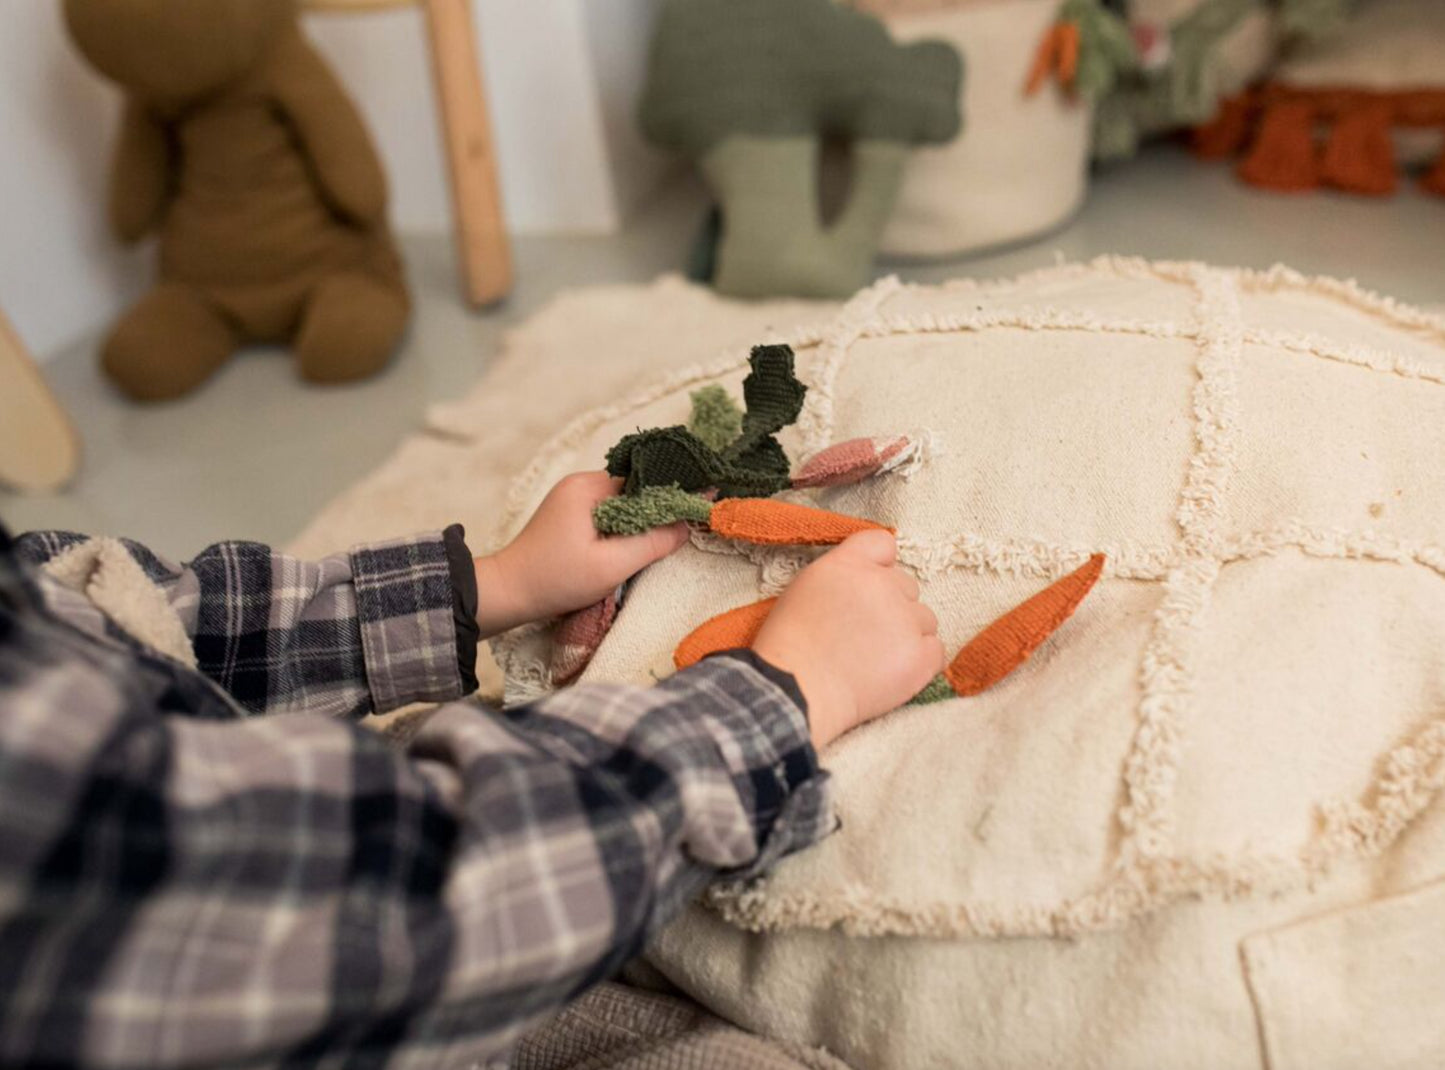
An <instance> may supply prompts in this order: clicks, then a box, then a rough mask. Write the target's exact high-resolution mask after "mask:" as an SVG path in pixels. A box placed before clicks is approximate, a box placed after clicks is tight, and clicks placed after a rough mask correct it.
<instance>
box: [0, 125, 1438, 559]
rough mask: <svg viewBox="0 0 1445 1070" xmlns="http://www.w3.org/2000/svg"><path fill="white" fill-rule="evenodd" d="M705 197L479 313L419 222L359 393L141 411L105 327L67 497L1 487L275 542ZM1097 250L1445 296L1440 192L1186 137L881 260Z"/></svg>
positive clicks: (528, 255)
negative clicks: (1059, 192) (1059, 210)
mask: <svg viewBox="0 0 1445 1070" xmlns="http://www.w3.org/2000/svg"><path fill="white" fill-rule="evenodd" d="M701 203H702V195H701V193H700V191H699V190H697V189H696V188H695V187H693V186H691V185H690V184H682V185H679V186H678V187H676V188H674V189H672V190H670V191H668V192H667V193H666V194H665V195H664V196H662V197H660V198H658V200H657V201H656V203H654V204H653V205H652V206H651V207H650V208H649V210H648V211H647V212H646V213H644V214H643V215H642V217H641V218H639V219H638V220H636V221H635V222H634V223H633V224H632V225H631V226H630V227H629V228H628V229H627V230H626V231H625V232H624V233H622V234H620V235H617V236H614V237H608V238H584V237H526V238H521V239H519V240H518V241H517V243H516V255H517V278H518V284H517V289H516V292H515V294H514V295H513V296H512V298H511V299H510V300H509V301H508V302H507V303H506V304H505V306H503V307H501V308H499V309H497V310H494V311H491V312H488V313H470V312H468V311H467V310H466V309H464V308H463V306H462V305H461V304H460V302H459V301H458V300H457V299H456V296H455V294H456V290H455V282H454V277H453V274H452V259H451V248H450V243H449V240H448V239H447V238H446V237H445V236H440V235H438V236H412V237H410V238H408V240H407V241H406V243H405V245H406V252H407V256H408V260H409V262H410V265H411V270H412V278H413V282H414V285H415V288H416V291H417V295H418V315H417V319H416V325H415V327H414V329H413V332H412V335H411V338H410V341H409V343H408V345H407V348H406V351H405V352H404V353H403V354H402V355H401V357H400V358H399V359H398V361H397V362H396V363H395V364H394V365H393V366H392V367H391V368H390V369H389V370H388V371H387V372H386V373H385V374H384V375H382V376H380V377H379V378H377V379H374V380H372V381H370V382H367V383H364V384H361V385H358V386H354V387H346V388H332V389H319V388H314V387H307V386H305V385H303V384H301V383H299V382H298V381H297V380H296V379H295V378H294V376H293V375H292V373H291V368H290V365H289V362H288V361H287V359H286V357H285V356H284V355H283V354H279V353H273V352H256V353H252V354H248V355H246V356H244V357H243V358H241V359H238V360H236V361H234V362H233V363H232V365H231V366H230V367H228V368H227V369H226V370H225V371H224V372H222V373H221V374H220V375H219V376H218V377H217V379H216V380H215V381H214V382H213V383H211V384H210V385H208V386H207V387H206V388H205V389H204V390H203V391H202V392H200V393H199V394H197V395H196V396H194V397H191V398H188V399H186V400H184V401H181V402H178V403H174V404H171V405H166V406H160V407H149V408H142V407H137V406H134V405H132V404H129V403H127V402H126V401H125V400H123V399H122V398H120V397H119V396H118V395H116V394H115V393H114V392H113V391H112V390H111V389H110V388H109V387H108V386H107V385H106V384H105V382H104V381H103V380H102V379H101V378H100V377H99V375H98V374H97V372H96V370H95V364H94V349H95V339H94V338H92V339H89V340H87V341H86V342H84V343H82V344H80V345H77V346H74V347H72V348H70V349H68V350H66V351H65V352H62V353H58V354H56V355H55V357H54V359H53V360H51V361H49V362H48V363H47V364H46V372H47V374H48V375H49V377H50V379H51V381H52V383H53V384H54V386H55V388H56V391H57V393H58V394H59V395H60V397H61V398H62V400H63V401H64V403H65V404H66V405H67V406H68V407H69V408H70V410H71V412H72V414H73V415H74V417H75V419H76V422H77V423H78V425H79V426H80V428H81V430H82V434H83V435H84V437H85V440H86V454H87V456H86V463H85V468H84V471H83V472H82V474H81V476H80V478H79V479H78V481H77V482H76V484H75V485H74V486H73V487H72V488H70V489H69V490H68V491H67V492H65V493H63V494H58V495H53V496H47V497H33V498H22V497H17V496H15V495H12V494H7V493H4V492H0V517H3V518H4V519H5V521H6V523H7V524H8V525H9V526H10V527H11V528H12V529H14V530H25V529H28V528H36V527H62V528H71V529H75V530H81V531H92V532H107V533H112V534H122V535H129V536H132V537H135V538H138V539H141V540H143V541H146V542H148V543H149V544H151V545H152V546H154V547H155V548H156V549H157V550H159V551H161V552H164V553H169V554H172V555H176V556H186V555H188V554H189V553H191V552H194V551H195V550H196V549H198V548H199V547H201V546H203V545H205V544H206V543H208V542H213V541H215V540H217V539H220V538H248V539H259V540H262V541H266V542H273V543H281V542H284V541H285V540H286V539H288V538H289V537H291V536H292V535H294V534H295V533H296V532H297V531H298V530H299V529H300V528H301V526H302V525H303V524H304V523H305V521H306V519H307V518H308V517H309V516H311V515H312V514H313V513H315V512H316V511H317V510H318V509H319V508H320V507H321V506H322V505H323V504H324V503H325V502H326V500H327V499H329V498H330V497H332V496H333V495H335V494H337V493H339V492H340V491H341V490H343V489H345V488H346V487H347V486H348V485H349V484H351V483H352V482H354V481H355V480H356V479H358V478H360V477H361V476H362V475H364V474H365V473H366V472H368V471H369V470H371V469H372V468H374V467H376V466H377V465H378V464H380V463H381V461H382V460H383V459H385V457H386V456H387V455H388V454H389V453H390V452H391V451H392V449H393V448H394V447H395V446H396V444H397V443H398V442H399V441H400V440H401V439H402V438H403V437H405V436H406V435H407V434H408V433H410V432H411V431H413V430H414V429H415V428H416V427H417V426H418V425H419V424H420V421H421V415H422V413H423V412H424V411H425V409H426V407H427V406H428V405H429V404H430V403H432V402H434V401H438V400H442V399H446V398H451V397H455V396H457V395H458V394H459V393H461V392H462V391H465V390H466V389H467V388H468V387H469V386H471V384H472V383H473V382H475V381H476V379H477V377H478V376H480V375H481V374H482V373H483V372H484V371H485V369H486V366H487V361H488V360H489V359H490V358H491V356H492V355H493V354H494V353H496V352H497V350H498V347H499V345H500V343H501V341H502V338H503V335H504V332H505V330H506V329H507V327H508V326H509V325H511V324H513V323H516V322H517V321H518V320H519V319H521V318H523V317H525V316H527V315H528V314H530V313H531V312H533V311H535V310H536V309H537V308H538V307H539V306H541V305H542V304H544V303H545V302H546V301H547V300H548V299H549V298H550V297H551V296H552V295H553V294H555V293H557V292H558V291H559V290H562V289H565V288H568V287H574V286H584V285H588V284H591V283H598V282H621V281H630V280H635V281H643V280H647V279H650V278H652V277H654V276H656V275H657V274H659V273H661V272H664V271H670V270H675V269H676V268H677V267H678V265H679V264H681V262H682V261H683V258H684V256H685V253H686V250H687V247H688V244H689V242H690V239H691V235H692V231H693V229H694V226H695V224H696V222H697V219H698V216H699V213H700V211H701V207H700V206H701ZM1101 253H1126V254H1137V255H1143V256H1147V257H1151V258H1162V259H1188V260H1206V261H1211V262H1214V263H1218V264H1228V265H1242V266H1251V267H1267V266H1269V265H1271V264H1274V263H1278V262H1283V263H1287V264H1290V265H1291V266H1293V267H1295V268H1298V269H1299V270H1301V271H1304V272H1306V273H1310V274H1326V275H1336V276H1340V277H1353V278H1357V279H1358V280H1359V281H1360V282H1361V283H1362V284H1363V285H1365V286H1367V287H1369V288H1371V289H1375V290H1380V291H1383V292H1385V293H1389V294H1391V295H1393V296H1395V297H1398V298H1400V299H1402V300H1405V301H1409V302H1412V303H1416V304H1424V305H1438V304H1445V201H1441V200H1439V199H1438V198H1427V197H1425V196H1423V195H1421V194H1419V193H1418V192H1416V191H1414V190H1410V191H1408V192H1405V193H1402V194H1401V195H1400V196H1399V197H1397V198H1395V199H1393V200H1389V201H1370V200H1364V199H1357V198H1346V197H1337V196H1332V195H1328V194H1318V195H1310V196H1306V197H1298V198H1295V197H1280V196H1276V195H1270V194H1263V193H1259V192H1257V191H1254V190H1250V189H1248V188H1247V187H1243V186H1241V185H1239V184H1237V183H1236V182H1235V181H1234V179H1233V178H1232V177H1231V176H1230V174H1229V172H1228V170H1227V169H1226V168H1223V167H1219V166H1210V165H1201V164H1199V163H1197V162H1196V161H1194V160H1192V159H1190V158H1189V157H1188V156H1186V155H1185V154H1184V153H1182V152H1180V151H1179V150H1177V149H1174V148H1172V147H1160V148H1156V149H1153V150H1151V151H1150V152H1149V153H1148V154H1147V155H1146V156H1144V157H1142V158H1141V159H1139V160H1137V161H1133V162H1131V163H1129V164H1125V165H1120V166H1116V167H1113V168H1111V169H1109V170H1106V171H1104V172H1103V173H1101V174H1100V175H1099V176H1098V177H1097V180H1096V182H1095V184H1094V188H1093V191H1092V193H1091V196H1090V199H1089V202H1088V204H1087V206H1086V207H1085V209H1084V211H1083V212H1082V213H1081V214H1080V215H1079V216H1078V218H1077V219H1075V220H1074V221H1073V222H1072V223H1071V224H1070V225H1069V226H1067V227H1066V228H1064V229H1062V230H1060V231H1058V232H1057V233H1055V234H1053V235H1050V236H1048V237H1046V238H1044V239H1041V240H1039V241H1037V242H1032V243H1029V244H1027V245H1023V246H1019V247H1016V248H1012V249H1008V250H1001V251H998V252H995V253H992V254H988V255H983V256H978V257H973V258H970V259H966V260H955V261H949V262H946V263H932V264H907V265H904V264H882V265H880V271H881V272H889V271H896V272H898V273H899V274H901V275H903V276H904V277H906V278H909V279H915V280H918V281H936V280H943V279H947V278H951V277H955V276H960V275H967V276H987V277H993V276H1000V275H1010V274H1014V273H1016V272H1019V271H1024V270H1028V269H1030V268H1034V267H1039V266H1042V265H1045V264H1048V263H1051V262H1052V261H1053V260H1054V259H1055V258H1056V256H1057V255H1058V254H1062V255H1063V256H1064V257H1066V258H1068V259H1070V260H1078V259H1087V258H1090V257H1093V256H1096V255H1099V254H1101Z"/></svg>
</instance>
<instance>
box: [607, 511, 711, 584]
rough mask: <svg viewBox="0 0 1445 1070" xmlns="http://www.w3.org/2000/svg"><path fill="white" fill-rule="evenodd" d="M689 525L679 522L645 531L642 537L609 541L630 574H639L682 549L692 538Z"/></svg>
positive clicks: (630, 536)
mask: <svg viewBox="0 0 1445 1070" xmlns="http://www.w3.org/2000/svg"><path fill="white" fill-rule="evenodd" d="M691 534H692V533H691V531H690V529H689V528H688V526H687V524H686V523H684V522H682V521H679V522H678V523H676V524H668V525H666V526H664V527H660V528H653V529H652V530H650V531H644V532H643V533H642V534H641V535H628V536H624V537H623V538H620V539H618V538H613V539H609V540H607V541H608V542H609V543H610V544H611V545H612V546H613V548H614V550H613V552H614V553H616V554H618V556H619V557H620V558H621V560H622V563H623V564H624V565H625V566H626V567H627V568H628V571H629V573H632V572H638V571H640V570H642V569H644V568H646V567H647V566H648V565H650V564H652V563H653V562H655V561H661V560H662V559H663V558H664V557H667V556H668V555H670V554H672V553H674V552H676V551H677V550H679V549H681V548H682V546H683V544H684V543H686V542H687V540H688V539H689V537H690V536H691Z"/></svg>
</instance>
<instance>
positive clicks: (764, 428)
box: [723, 345, 808, 471]
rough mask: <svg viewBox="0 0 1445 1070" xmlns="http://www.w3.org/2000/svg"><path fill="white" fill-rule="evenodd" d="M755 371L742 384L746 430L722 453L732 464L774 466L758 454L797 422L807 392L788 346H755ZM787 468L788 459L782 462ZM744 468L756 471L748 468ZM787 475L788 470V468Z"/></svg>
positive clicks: (751, 359) (750, 360)
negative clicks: (753, 459)
mask: <svg viewBox="0 0 1445 1070" xmlns="http://www.w3.org/2000/svg"><path fill="white" fill-rule="evenodd" d="M748 363H749V364H751V365H752V371H750V372H749V373H748V377H747V378H746V379H744V380H743V404H744V405H745V406H746V407H747V411H746V413H745V414H744V415H743V430H742V434H740V435H739V436H738V438H737V441H736V442H734V443H733V444H732V445H731V446H729V447H728V448H727V449H726V450H724V451H723V456H724V457H726V458H727V459H728V460H731V461H738V462H741V460H742V458H744V457H748V456H756V457H758V458H759V459H761V460H763V461H764V462H766V463H769V464H770V463H771V459H772V457H773V454H771V453H761V454H758V453H756V451H757V449H758V447H759V446H761V445H762V443H763V441H764V440H765V439H768V438H770V437H771V436H773V435H776V434H777V433H778V432H779V431H781V430H782V429H783V428H785V427H787V426H788V425H789V424H791V423H793V422H794V421H795V420H797V418H798V415H799V414H800V413H801V412H802V411H803V398H804V396H805V395H806V394H807V393H808V388H807V387H806V386H804V385H803V384H802V383H800V382H799V381H798V377H797V375H796V374H794V371H793V349H792V347H791V346H786V345H773V346H754V347H753V352H752V355H751V356H750V357H749V358H748ZM783 461H784V465H785V466H786V463H787V458H786V457H784V458H783ZM745 467H753V466H752V465H751V464H745ZM785 471H786V468H785Z"/></svg>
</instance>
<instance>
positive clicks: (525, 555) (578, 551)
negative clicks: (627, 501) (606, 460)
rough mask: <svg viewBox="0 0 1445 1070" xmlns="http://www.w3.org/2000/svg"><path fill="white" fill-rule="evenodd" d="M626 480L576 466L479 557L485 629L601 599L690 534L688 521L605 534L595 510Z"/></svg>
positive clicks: (480, 618)
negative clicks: (502, 541)
mask: <svg viewBox="0 0 1445 1070" xmlns="http://www.w3.org/2000/svg"><path fill="white" fill-rule="evenodd" d="M621 484H622V481H621V480H618V479H612V478H610V477H609V476H608V475H607V474H606V473H605V472H578V473H576V474H575V475H570V476H568V477H567V478H566V479H564V480H562V481H561V482H560V483H558V484H557V485H556V486H555V487H553V488H552V489H551V491H549V492H548V494H547V497H546V498H545V499H543V501H542V504H541V505H539V506H538V507H537V511H536V512H535V513H533V514H532V519H531V520H529V521H527V526H526V527H525V528H523V529H522V533H521V534H520V535H518V536H517V537H516V538H515V539H513V540H512V541H511V542H510V543H509V544H507V545H506V546H505V547H503V548H502V549H500V550H498V551H497V552H496V553H495V554H492V555H491V556H490V557H479V558H477V562H476V563H477V603H478V610H477V623H478V624H479V625H480V626H481V630H482V635H483V636H493V635H498V634H500V633H501V632H504V631H507V630H508V629H509V628H515V627H516V626H517V625H519V624H525V623H527V622H528V621H534V620H545V619H547V618H549V617H556V616H560V615H561V614H563V613H570V612H571V611H572V610H574V609H582V608H583V607H584V606H590V605H592V604H593V603H594V602H598V601H601V599H602V598H603V597H605V596H606V595H607V594H608V593H609V592H610V591H612V590H613V588H615V587H616V586H617V585H618V584H619V583H621V582H622V581H623V580H625V579H627V578H628V577H629V576H632V575H633V574H635V573H637V572H640V571H641V570H642V569H644V568H646V567H647V566H648V565H650V564H652V563H653V562H654V561H658V560H660V559H662V558H664V557H666V556H667V555H668V554H670V553H672V552H673V551H674V550H676V549H677V548H678V547H680V546H681V545H682V544H683V543H685V542H686V541H687V537H688V531H687V525H686V524H673V525H670V526H668V527H665V528H654V529H653V530H652V531H649V532H647V533H645V534H643V535H630V536H605V537H604V536H602V535H599V534H598V533H597V529H596V528H595V527H593V525H592V510H593V508H594V507H596V505H597V503H598V502H600V501H602V500H603V499H604V498H608V497H610V496H611V495H613V494H615V493H617V491H618V490H619V489H620V488H621Z"/></svg>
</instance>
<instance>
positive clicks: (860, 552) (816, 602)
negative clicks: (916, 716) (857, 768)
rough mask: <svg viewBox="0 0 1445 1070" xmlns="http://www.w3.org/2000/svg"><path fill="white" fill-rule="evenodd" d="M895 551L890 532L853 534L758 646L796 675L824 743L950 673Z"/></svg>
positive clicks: (791, 598) (790, 595)
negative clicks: (939, 675)
mask: <svg viewBox="0 0 1445 1070" xmlns="http://www.w3.org/2000/svg"><path fill="white" fill-rule="evenodd" d="M897 555H898V547H897V543H896V542H895V541H894V538H893V536H892V535H889V534H887V533H886V532H881V531H865V532H863V533H862V534H859V535H854V536H853V537H852V538H851V539H849V540H848V541H847V542H845V543H843V545H841V546H839V547H838V548H837V549H836V550H833V551H832V552H831V553H828V554H825V555H824V556H823V557H821V558H819V559H818V560H817V561H815V562H813V564H812V565H810V566H809V567H808V568H806V569H804V570H803V571H802V572H801V573H800V574H799V575H798V578H797V579H795V580H794V581H793V582H792V584H791V585H790V586H789V587H788V589H787V591H786V592H784V594H783V596H782V598H781V599H779V600H778V604H777V606H776V608H774V610H773V612H772V613H771V614H770V615H769V617H768V620H767V623H766V624H764V625H763V628H762V631H760V632H759V633H758V638H757V640H756V641H755V642H754V643H753V649H754V650H755V651H757V653H758V655H759V656H760V657H762V658H763V659H765V660H766V661H768V662H769V663H771V664H773V665H776V666H777V667H778V668H780V669H785V670H787V671H788V672H790V673H792V674H793V676H794V677H795V678H796V679H797V681H798V686H799V687H800V688H801V689H802V691H803V697H804V698H805V699H807V701H808V721H809V726H810V728H811V730H812V735H813V744H814V746H816V747H817V748H819V749H820V750H821V749H822V748H823V747H825V746H827V745H828V744H829V743H831V742H832V741H833V740H834V739H836V738H837V737H839V736H841V735H842V734H843V733H844V732H847V731H848V730H849V729H851V728H855V727H857V726H858V725H860V724H862V723H864V722H865V721H870V720H872V719H873V718H875V717H878V716H881V715H882V714H885V713H887V712H888V711H889V710H894V709H897V708H898V707H899V706H902V705H903V704H904V703H905V702H907V701H908V700H909V699H911V698H912V697H913V696H914V695H916V694H918V692H920V691H922V690H923V688H924V686H925V685H927V683H928V682H929V681H930V680H931V679H933V677H935V676H937V675H938V674H939V673H940V672H942V671H943V666H944V653H943V643H942V642H940V640H939V638H938V618H937V617H935V616H934V615H933V611H932V610H930V609H929V608H928V607H927V606H925V605H923V604H922V603H921V602H919V600H918V583H917V581H916V580H914V579H913V577H911V576H909V575H908V574H907V573H906V572H903V571H902V570H901V569H899V568H898V567H897V566H896V565H895V561H896V560H897Z"/></svg>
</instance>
